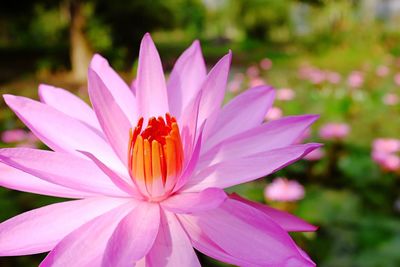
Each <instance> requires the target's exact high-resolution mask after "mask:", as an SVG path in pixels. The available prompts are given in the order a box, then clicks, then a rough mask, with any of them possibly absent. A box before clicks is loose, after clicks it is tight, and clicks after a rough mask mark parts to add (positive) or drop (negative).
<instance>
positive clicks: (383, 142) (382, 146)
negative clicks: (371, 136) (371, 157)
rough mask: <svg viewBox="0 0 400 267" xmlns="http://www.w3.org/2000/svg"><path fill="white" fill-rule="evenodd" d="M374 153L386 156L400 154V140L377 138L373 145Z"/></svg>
mask: <svg viewBox="0 0 400 267" xmlns="http://www.w3.org/2000/svg"><path fill="white" fill-rule="evenodd" d="M372 149H373V151H377V152H382V153H386V154H390V153H396V152H400V140H399V139H394V138H377V139H375V140H374V142H373V143H372Z"/></svg>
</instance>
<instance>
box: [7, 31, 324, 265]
mask: <svg viewBox="0 0 400 267" xmlns="http://www.w3.org/2000/svg"><path fill="white" fill-rule="evenodd" d="M138 62H139V63H138V70H137V79H136V82H135V86H134V87H135V89H136V91H135V92H136V94H134V93H133V91H132V90H131V88H130V87H129V86H128V85H127V84H126V83H125V82H124V81H123V80H122V79H121V77H120V76H119V75H118V74H117V73H116V72H115V71H114V70H113V69H112V68H111V67H110V65H109V64H108V62H107V61H106V59H104V58H102V57H101V56H100V55H95V56H94V57H93V59H92V61H91V63H90V67H89V71H88V91H89V96H90V100H91V103H92V106H93V109H92V107H91V106H89V105H87V104H86V103H85V102H84V101H82V100H81V99H79V98H78V97H76V96H75V95H73V94H71V93H70V92H68V91H66V90H64V89H61V88H55V87H52V86H48V85H41V86H40V87H39V95H40V102H39V101H35V100H32V99H29V98H25V97H19V96H14V95H5V96H4V99H5V101H6V103H7V105H8V106H9V107H10V108H11V109H12V110H13V111H14V112H15V113H16V114H17V116H18V117H19V118H20V119H21V120H22V121H23V122H24V123H25V124H26V125H27V126H28V127H29V128H30V129H31V130H32V132H34V133H35V135H36V136H38V137H39V138H40V139H41V140H42V141H43V142H44V143H45V144H46V145H47V146H48V147H50V148H51V149H53V150H54V151H49V150H40V149H29V148H5V149H1V150H0V162H1V163H0V184H1V186H3V187H7V188H11V189H17V190H22V191H28V192H32V193H37V194H44V195H50V196H57V197H63V198H72V199H74V200H71V201H66V202H61V203H56V204H52V205H49V206H45V207H42V208H39V209H35V210H33V211H28V212H26V213H22V214H20V215H18V216H16V217H13V218H11V219H9V220H7V221H5V222H2V223H1V224H0V256H16V255H29V254H37V253H44V252H48V251H50V253H49V254H48V255H47V256H46V258H45V259H44V260H43V262H42V263H41V264H40V265H41V266H94V267H96V266H135V265H136V266H157V267H163V266H185V267H186V266H187V267H195V266H200V263H199V260H198V259H197V256H196V253H195V250H194V248H196V249H197V250H199V251H201V252H202V253H204V254H206V255H209V256H210V257H214V258H216V259H218V260H221V261H225V262H227V263H229V264H232V265H236V266H289V265H290V266H315V263H313V262H312V260H311V259H310V258H309V257H308V256H307V255H306V254H305V252H303V251H302V250H301V249H300V248H299V247H298V246H297V245H296V244H295V243H294V241H293V240H292V238H291V237H290V235H289V234H288V231H315V229H316V228H315V226H313V225H310V224H308V223H306V222H304V221H303V220H301V219H298V218H296V217H294V216H292V215H290V214H287V213H284V212H280V211H278V210H275V209H273V208H270V207H268V206H265V205H261V204H259V203H255V202H251V201H248V200H244V199H242V198H238V197H237V196H232V195H230V196H228V195H226V193H225V192H224V190H223V189H224V188H228V187H232V186H235V185H238V184H241V183H245V182H249V181H252V180H255V179H257V178H259V177H260V176H264V175H268V174H270V173H272V172H273V171H274V170H277V169H280V168H282V167H284V166H286V165H288V164H290V163H292V162H294V161H297V160H299V159H301V158H303V157H304V156H305V155H307V154H308V153H309V152H311V151H312V150H314V149H316V148H318V147H320V145H319V144H313V143H311V144H302V145H293V141H294V140H296V139H297V138H298V136H299V135H300V134H301V133H302V132H303V131H304V130H305V129H306V128H308V127H309V126H310V124H311V123H312V122H314V121H315V120H316V118H317V116H315V115H305V116H292V117H289V118H286V119H285V118H283V119H281V120H279V121H274V122H269V123H265V124H263V123H262V120H263V117H264V115H265V111H266V110H267V109H268V108H269V107H270V106H271V105H272V103H273V98H274V91H273V89H272V88H271V87H268V86H259V87H255V88H251V89H249V90H246V91H245V92H244V93H242V94H240V95H239V96H237V97H236V98H234V99H233V100H231V101H230V102H229V103H228V104H227V105H224V106H222V102H223V100H224V92H225V89H226V83H227V79H228V74H229V69H230V63H231V53H230V52H229V53H228V54H227V55H225V56H224V57H223V58H222V59H220V60H219V61H218V63H217V64H216V65H215V66H214V67H213V68H212V69H211V71H210V72H208V74H207V72H206V66H205V64H204V59H203V56H202V52H201V48H200V44H199V42H198V41H195V42H194V43H193V44H192V45H191V46H190V47H189V48H188V49H187V50H186V51H185V52H184V53H183V54H182V55H181V56H180V57H179V58H178V60H177V61H176V64H175V66H174V68H173V70H172V72H171V75H170V77H169V80H168V82H166V81H165V78H164V72H163V69H162V64H161V60H160V57H159V54H158V52H157V49H156V47H155V45H154V43H153V41H152V39H151V37H150V35H149V34H146V35H145V36H144V37H143V39H142V42H141V45H140V52H139V60H138ZM170 113H171V114H174V116H175V117H172V116H171V115H170ZM203 126H204V127H203ZM203 129H204V131H203ZM294 191H295V190H293V189H291V192H292V193H291V194H292V195H293V192H294ZM297 195H299V193H297ZM193 247H194V248H193Z"/></svg>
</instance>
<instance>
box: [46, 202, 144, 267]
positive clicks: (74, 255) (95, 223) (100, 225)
mask: <svg viewBox="0 0 400 267" xmlns="http://www.w3.org/2000/svg"><path fill="white" fill-rule="evenodd" d="M136 205H138V202H134V201H128V200H127V201H125V204H123V205H120V206H119V207H116V208H114V209H112V210H110V211H108V212H107V213H104V214H102V215H101V216H98V217H96V218H94V219H93V220H91V221H88V222H87V223H85V224H83V225H82V226H80V227H79V228H77V229H76V230H74V231H73V232H71V233H69V234H68V235H67V236H66V237H65V238H63V239H62V240H61V242H59V243H58V244H57V246H56V247H55V248H54V249H53V250H52V251H51V252H50V253H49V254H48V255H47V257H46V258H45V259H44V260H43V262H42V263H41V264H40V267H47V266H88V267H89V266H101V262H102V257H103V254H104V251H105V249H106V246H107V242H108V240H109V239H110V237H111V235H112V233H113V231H114V230H115V228H116V227H117V225H118V223H119V222H120V220H122V218H124V216H126V215H127V214H128V213H129V212H130V211H132V209H134V207H135V206H136Z"/></svg>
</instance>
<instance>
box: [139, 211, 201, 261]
mask: <svg viewBox="0 0 400 267" xmlns="http://www.w3.org/2000/svg"><path fill="white" fill-rule="evenodd" d="M161 215H162V216H161V225H160V229H159V231H158V235H157V238H156V240H155V242H154V245H153V247H152V248H151V250H150V252H149V254H147V256H146V265H145V266H147V267H160V266H163V267H176V266H185V267H200V266H201V265H200V262H199V260H198V258H197V255H196V253H195V252H194V250H193V248H192V244H191V243H190V240H189V238H188V236H187V234H186V233H185V231H184V230H183V229H182V226H181V225H180V223H179V221H178V220H177V219H176V217H175V215H174V214H172V213H169V212H162V213H161Z"/></svg>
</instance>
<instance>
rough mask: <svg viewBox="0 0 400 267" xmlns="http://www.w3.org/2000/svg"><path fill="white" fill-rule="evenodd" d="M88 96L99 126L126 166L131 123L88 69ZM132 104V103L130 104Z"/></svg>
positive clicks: (101, 83)
mask: <svg viewBox="0 0 400 267" xmlns="http://www.w3.org/2000/svg"><path fill="white" fill-rule="evenodd" d="M88 75H89V96H90V101H91V102H92V104H93V108H94V111H95V112H96V115H97V118H98V120H99V122H100V125H101V127H102V129H103V131H104V134H105V135H106V136H107V139H108V141H109V142H110V144H111V146H112V148H113V149H114V151H115V153H116V154H117V155H118V156H119V158H120V160H121V161H122V162H124V163H125V164H127V158H128V156H127V155H128V142H129V130H130V129H131V123H130V122H129V120H128V118H127V117H126V116H125V114H124V112H123V111H122V109H121V108H120V106H118V103H117V102H116V101H115V99H114V98H113V96H112V95H111V93H110V91H109V89H108V88H107V87H106V85H105V84H104V83H103V81H102V80H101V77H100V76H99V75H98V74H97V73H96V72H95V71H93V69H92V68H89V73H88ZM132 104H133V103H132Z"/></svg>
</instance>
